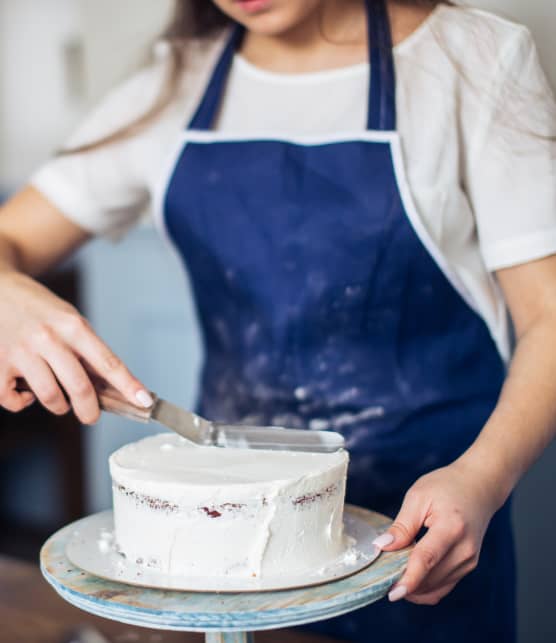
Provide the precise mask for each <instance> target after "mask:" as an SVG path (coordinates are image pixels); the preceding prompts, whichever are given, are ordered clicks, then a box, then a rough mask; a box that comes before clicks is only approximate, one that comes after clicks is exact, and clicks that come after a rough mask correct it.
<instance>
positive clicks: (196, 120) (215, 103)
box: [187, 25, 245, 130]
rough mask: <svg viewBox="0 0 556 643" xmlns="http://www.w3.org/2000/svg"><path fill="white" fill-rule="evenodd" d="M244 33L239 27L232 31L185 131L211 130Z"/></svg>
mask: <svg viewBox="0 0 556 643" xmlns="http://www.w3.org/2000/svg"><path fill="white" fill-rule="evenodd" d="M244 33H245V29H244V28H243V27H242V26H241V25H236V26H235V27H234V28H233V29H232V33H231V34H230V36H229V38H228V42H227V43H226V46H225V47H224V50H223V51H222V54H221V55H220V58H219V60H218V62H217V63H216V67H215V68H214V70H213V72H212V75H211V77H210V80H209V83H208V85H207V88H206V89H205V93H204V95H203V98H202V100H201V102H200V103H199V106H198V107H197V110H196V112H195V113H194V114H193V118H192V119H191V121H190V122H189V125H188V128H187V129H195V130H209V129H211V127H212V125H213V123H214V119H215V118H216V114H217V113H218V109H219V108H220V103H221V101H222V96H223V94H224V90H225V88H226V80H227V78H228V72H229V71H230V67H231V66H232V62H233V60H234V55H235V52H236V50H237V49H238V48H239V46H240V45H241V41H242V40H243V35H244Z"/></svg>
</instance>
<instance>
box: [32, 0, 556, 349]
mask: <svg viewBox="0 0 556 643" xmlns="http://www.w3.org/2000/svg"><path fill="white" fill-rule="evenodd" d="M225 38H226V34H220V35H219V36H217V37H214V38H212V39H211V40H210V41H205V42H193V43H190V44H189V45H187V46H188V51H187V52H186V59H187V66H186V69H185V71H184V73H183V78H182V82H181V86H180V91H179V94H178V96H177V97H176V99H175V100H174V101H173V103H172V104H171V105H170V106H169V107H168V108H167V109H166V110H165V112H164V113H163V114H162V115H161V116H160V117H159V118H158V119H157V120H156V121H155V122H153V123H152V124H150V125H149V127H148V128H147V129H144V130H143V131H141V132H140V133H138V134H136V135H135V136H134V137H133V138H130V139H128V140H125V141H122V142H119V143H117V144H113V145H111V146H107V147H104V148H101V149H99V150H96V151H93V152H89V153H86V154H78V155H72V156H66V157H61V158H55V159H52V160H50V161H49V162H48V163H46V165H45V166H44V167H42V168H41V169H40V170H39V171H38V172H37V173H36V174H35V175H34V177H33V178H32V184H33V185H34V186H35V187H36V188H37V189H38V190H40V191H41V192H42V193H43V194H44V195H45V196H46V197H47V198H48V199H49V200H50V201H51V202H52V203H54V204H55V205H56V206H57V207H58V208H59V209H60V210H61V211H62V212H63V213H64V214H65V215H66V216H67V217H68V218H69V219H71V220H72V221H74V222H76V223H77V224H79V225H80V226H82V227H83V228H85V229H86V230H89V231H91V232H93V233H95V234H108V235H114V236H117V235H119V234H121V233H122V232H123V231H125V230H126V229H128V228H129V227H130V226H131V225H132V224H134V223H135V222H136V221H137V220H138V219H139V218H140V216H141V215H142V213H143V212H144V211H145V209H146V208H147V207H148V206H149V204H150V203H151V200H152V196H153V193H154V191H155V189H156V186H157V182H158V181H159V177H160V171H161V168H164V167H166V166H167V158H168V154H171V153H172V150H174V148H175V143H176V139H177V137H178V136H179V134H180V131H181V130H182V129H183V128H184V126H185V125H186V123H187V122H188V121H189V119H190V118H191V116H192V114H193V112H194V110H195V108H196V107H197V105H198V102H199V100H200V98H201V96H202V94H203V91H204V88H205V86H206V83H207V81H208V78H209V75H210V72H211V70H212V68H213V65H214V64H215V61H216V60H217V58H218V56H219V54H220V52H221V51H222V47H223V44H224V42H225ZM395 64H396V73H397V104H398V130H399V134H400V138H401V144H402V150H403V157H404V162H405V168H406V172H407V176H408V180H409V186H410V189H411V192H412V195H413V200H414V201H415V203H416V206H417V210H418V215H419V217H420V219H421V223H422V224H423V226H424V227H425V229H426V230H427V232H428V234H429V236H430V237H431V238H432V239H433V241H434V243H435V244H436V246H437V248H438V249H439V251H440V253H441V254H442V256H443V260H444V262H445V264H446V265H447V266H449V268H450V270H451V271H452V272H453V273H454V274H455V275H457V278H458V280H459V282H460V283H461V284H463V287H464V288H465V289H466V291H467V294H468V296H469V298H470V299H471V301H472V302H473V304H474V308H475V309H476V310H477V311H479V313H480V314H481V315H482V316H483V318H484V319H485V321H486V323H487V325H488V327H489V329H490V331H491V333H492V336H493V337H494V339H495V341H496V343H497V345H498V347H499V349H500V351H501V353H502V355H503V356H504V358H506V359H507V358H508V356H509V340H508V324H507V314H506V309H505V305H504V301H503V299H502V296H501V293H500V291H499V289H498V288H497V285H496V282H495V280H494V278H493V277H492V274H491V273H492V272H493V271H495V270H497V269H500V268H503V267H508V266H512V265H517V264H520V263H524V262H528V261H532V260H535V259H539V258H541V257H544V256H548V255H550V254H553V253H556V142H555V141H554V139H552V140H551V137H552V136H554V135H555V134H556V103H555V101H554V97H553V95H552V92H551V90H550V87H549V85H548V82H547V80H546V77H545V75H544V73H543V71H542V68H541V66H540V63H539V60H538V56H537V51H536V48H535V45H534V43H533V40H532V38H531V35H530V33H529V32H528V30H527V29H526V28H525V27H522V26H520V25H516V24H514V23H512V22H509V21H507V20H503V19H501V18H499V17H497V16H495V15H493V14H490V13H487V12H484V11H479V10H475V9H463V8H454V7H449V6H445V5H440V6H439V7H437V8H436V9H435V10H434V12H433V13H432V14H431V16H430V17H429V18H428V19H427V20H426V21H425V22H424V23H423V24H422V25H421V26H420V27H419V28H418V29H417V31H415V32H414V33H413V34H412V35H411V36H410V37H409V38H407V39H406V40H404V41H403V42H402V43H401V44H399V45H398V46H396V47H395ZM164 69H165V63H164V61H161V60H159V61H158V62H157V63H155V64H153V65H152V66H150V67H149V68H147V69H145V70H143V71H141V72H140V73H138V74H137V75H136V76H134V77H133V78H132V79H131V80H129V81H128V82H127V83H125V84H124V85H123V86H122V87H119V88H118V89H116V90H115V91H114V92H112V93H111V94H110V95H109V96H108V97H107V98H106V99H105V100H104V102H103V103H102V104H101V105H100V107H99V108H98V109H97V110H96V111H95V112H94V113H93V114H92V115H91V116H90V117H89V118H88V120H87V121H86V122H85V124H84V125H83V127H81V128H80V130H79V131H78V132H77V134H76V135H75V136H74V137H72V139H71V141H70V144H76V143H82V142H87V141H91V140H95V139H97V138H98V137H100V136H102V135H104V134H107V133H109V132H111V131H113V129H114V128H115V127H118V126H121V125H123V124H126V123H127V122H129V121H130V120H131V119H132V118H133V117H134V116H137V115H139V114H141V113H143V112H144V111H145V110H146V109H148V108H149V107H150V105H151V104H152V103H153V101H154V99H155V98H156V96H157V93H158V91H159V89H160V86H161V83H162V80H163V77H164ZM368 81H369V66H368V64H366V63H363V64H359V65H354V66H351V67H347V68H342V69H336V70H328V71H322V72H315V73H303V74H297V75H294V74H279V73H272V72H268V71H264V70H262V69H258V68H256V67H254V66H253V65H251V64H250V63H249V62H247V61H246V60H245V59H243V58H242V57H241V56H240V55H237V54H236V56H235V58H234V61H233V65H232V69H231V72H230V76H229V79H228V83H227V88H226V93H225V96H224V101H223V104H222V106H221V110H220V114H219V118H218V122H217V124H216V127H217V129H219V130H222V131H226V132H230V133H245V134H246V135H249V134H250V135H256V134H257V133H264V134H268V133H269V132H276V133H277V135H280V136H281V137H283V136H284V135H288V134H290V135H296V134H320V135H322V134H329V133H337V132H342V131H350V132H353V131H354V130H358V131H359V130H360V131H362V130H364V128H365V123H366V115H367V96H368Z"/></svg>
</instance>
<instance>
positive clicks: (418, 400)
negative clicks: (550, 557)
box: [0, 0, 556, 643]
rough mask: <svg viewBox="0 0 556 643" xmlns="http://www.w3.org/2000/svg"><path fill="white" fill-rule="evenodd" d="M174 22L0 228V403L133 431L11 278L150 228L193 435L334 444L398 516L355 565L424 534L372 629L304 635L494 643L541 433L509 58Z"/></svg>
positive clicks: (551, 115)
mask: <svg viewBox="0 0 556 643" xmlns="http://www.w3.org/2000/svg"><path fill="white" fill-rule="evenodd" d="M178 5H179V7H178V12H177V15H176V20H175V23H174V25H173V27H172V28H171V29H170V31H169V32H168V40H169V43H170V52H169V53H170V54H171V55H170V56H169V57H167V59H166V61H165V62H159V63H158V64H155V65H154V66H152V67H151V68H149V69H148V70H145V71H144V72H142V73H141V74H139V75H138V76H136V77H135V78H134V79H132V81H130V82H129V83H128V84H126V85H125V86H124V87H122V88H120V89H119V90H117V91H116V92H115V93H114V94H113V95H112V96H110V97H109V98H108V99H107V100H106V101H105V103H104V104H103V105H102V106H101V107H100V109H99V110H98V111H97V112H96V113H95V114H94V115H93V116H92V117H91V118H90V119H89V121H88V122H87V123H86V124H85V127H84V128H83V129H82V130H81V131H80V132H79V133H78V135H77V136H76V137H75V138H74V139H73V141H72V145H73V148H74V149H73V150H71V153H69V154H66V155H63V156H61V157H59V158H57V159H55V160H52V161H51V162H50V163H48V164H47V165H46V166H45V167H44V168H42V169H41V170H40V171H39V172H38V173H37V174H36V176H34V177H33V179H32V181H31V183H30V185H29V186H28V187H27V188H25V189H24V190H23V191H22V192H20V193H19V194H18V195H16V196H15V197H14V198H13V199H12V200H11V201H10V202H8V203H7V204H6V205H5V206H4V208H3V210H2V214H1V216H0V265H1V273H0V298H1V300H2V302H4V305H3V307H2V316H1V319H0V355H1V361H0V388H1V395H0V402H1V403H2V405H3V406H4V407H5V408H7V409H9V410H11V411H14V412H15V411H19V410H21V409H23V408H25V407H26V406H28V405H29V404H31V403H33V401H34V400H35V399H38V400H39V401H40V402H41V403H42V404H43V405H44V406H45V407H46V408H48V409H49V410H51V411H52V412H54V413H59V414H62V413H65V412H67V411H68V410H69V408H70V404H71V406H72V407H73V409H74V411H75V412H76V414H77V415H78V417H79V418H80V419H81V420H82V421H83V422H84V423H92V422H94V421H96V419H97V418H98V413H99V410H98V404H97V399H96V395H95V391H94V388H93V386H92V384H91V382H90V380H89V376H88V374H87V373H88V371H89V370H94V371H96V372H98V373H99V374H100V375H101V376H103V377H104V378H105V379H106V380H108V381H109V382H110V383H112V384H113V385H114V386H116V387H117V388H118V389H119V390H120V391H121V392H122V393H123V394H124V395H125V396H126V397H127V398H128V399H129V400H130V401H134V402H135V403H138V404H142V405H144V406H149V405H150V403H151V400H150V397H149V394H148V392H147V389H146V387H145V386H143V384H142V383H140V382H139V381H138V380H137V379H135V378H134V377H133V376H132V375H131V374H130V373H129V371H128V370H127V369H126V367H125V366H124V365H123V364H122V363H121V361H120V360H118V358H116V357H115V356H114V354H113V353H112V352H111V351H110V349H109V348H108V347H107V346H106V345H105V344H104V343H103V342H102V341H101V340H100V339H99V338H98V337H97V336H96V335H95V334H94V331H93V330H92V329H91V328H90V327H89V326H88V325H87V323H86V322H85V321H84V320H83V318H81V317H80V316H79V314H78V313H77V312H76V311H75V310H73V309H72V308H71V307H70V306H69V305H67V304H65V303H64V302H62V301H60V300H59V299H57V298H56V297H55V296H54V295H52V294H51V293H49V292H47V291H46V290H45V289H44V288H43V287H42V286H40V285H39V284H37V283H36V282H35V281H33V280H32V278H31V277H30V276H29V275H33V274H36V273H38V272H40V271H41V270H43V269H44V268H46V267H47V266H50V265H52V264H55V263H56V262H58V261H59V260H60V259H61V258H62V257H65V256H66V255H67V254H69V253H70V252H72V251H73V250H75V248H77V247H78V246H80V245H81V244H82V243H84V242H85V241H86V240H87V239H89V238H90V237H91V236H92V235H94V234H107V233H121V232H122V231H123V230H124V229H125V228H127V227H129V225H131V224H132V223H133V222H134V221H135V220H136V219H137V218H138V216H139V215H140V213H141V211H142V209H143V207H144V206H145V205H146V204H147V203H149V202H152V203H153V205H154V209H155V210H158V211H159V215H158V219H157V220H158V223H159V224H160V226H161V228H162V230H163V232H164V234H165V235H166V236H167V237H168V238H169V239H170V240H171V242H172V244H173V245H174V247H175V248H176V249H177V250H178V252H179V253H180V255H181V256H182V257H183V259H184V261H185V262H186V265H187V268H188V270H189V272H190V275H191V278H192V282H193V288H194V292H195V296H196V302H197V307H198V311H199V316H200V320H201V324H202V327H203V332H204V341H205V345H206V356H207V357H206V364H205V369H204V373H203V387H202V396H201V402H200V410H201V411H202V412H203V413H204V414H205V415H207V416H209V417H211V418H215V419H221V420H227V421H245V422H258V423H261V424H265V423H272V424H282V425H286V426H292V427H296V426H301V427H307V428H324V427H329V428H332V429H336V430H340V431H342V432H343V433H344V435H345V437H346V440H347V444H348V447H349V449H350V455H351V465H350V479H349V483H348V500H349V501H351V502H354V503H357V504H361V505H364V506H368V507H371V508H373V509H376V510H379V511H383V512H385V513H387V514H391V515H397V518H396V520H395V522H394V524H393V526H392V527H391V529H390V530H389V531H388V533H386V534H383V535H382V536H381V537H379V539H378V541H377V543H378V544H379V546H381V547H382V548H383V549H385V550H389V551H390V550H394V549H398V548H401V547H405V546H406V545H408V544H409V543H411V542H412V541H413V540H414V539H415V538H416V537H417V536H418V534H419V535H420V532H421V530H422V529H423V528H424V531H425V534H424V536H423V537H422V538H420V540H419V541H418V544H417V546H416V547H415V549H414V551H413V553H412V555H411V558H410V561H409V565H408V568H407V570H406V572H405V573H404V575H403V577H402V579H401V580H400V581H399V582H398V583H397V584H396V586H395V587H394V588H392V590H391V591H390V594H389V598H390V601H389V602H388V601H382V602H380V603H378V604H376V605H372V606H370V607H368V608H366V609H363V610H360V611H358V612H356V613H354V614H351V615H348V616H346V617H342V618H339V619H335V620H333V621H328V622H324V623H322V624H319V625H317V626H315V629H319V630H320V631H322V632H326V633H328V634H330V635H334V636H337V637H340V638H343V639H348V640H353V641H367V640H369V636H370V632H371V630H372V632H373V633H376V635H377V636H379V637H380V640H381V642H382V643H385V642H388V641H392V642H394V641H396V642H398V641H401V640H407V641H419V642H421V641H423V642H424V641H427V642H432V641H445V640H450V641H452V642H453V643H457V642H459V641H468V640H474V641H475V642H479V641H485V642H486V641H489V643H494V642H499V643H502V642H504V643H506V642H508V641H512V640H514V634H515V632H514V630H515V624H514V620H515V618H514V563H513V553H512V536H511V530H510V506H509V497H510V494H511V491H512V489H513V488H514V487H515V485H516V483H517V482H518V480H519V478H520V477H521V476H522V474H523V473H524V472H525V471H526V470H527V468H528V467H530V465H531V464H532V463H533V461H534V460H535V459H536V458H537V457H538V455H539V454H540V453H541V452H542V450H543V448H544V447H545V446H546V445H547V444H548V443H549V441H550V440H551V438H552V437H553V435H554V432H555V425H556V422H555V417H556V415H555V414H556V408H555V407H554V402H553V400H554V399H556V383H555V382H554V378H553V377H551V375H552V373H553V369H554V364H555V361H556V334H555V332H554V321H555V318H556V258H555V257H554V253H555V252H556V181H555V180H554V178H555V175H556V162H555V156H556V155H555V154H554V152H555V146H554V138H553V136H554V125H555V106H554V101H553V98H552V96H551V93H550V90H549V89H548V86H547V83H546V80H545V77H544V75H543V73H542V70H541V69H540V66H539V63H538V60H537V57H536V53H535V48H534V45H533V43H532V41H531V38H530V36H529V34H528V32H527V31H526V30H525V29H524V28H522V27H520V26H517V25H514V24H512V23H509V22H507V21H504V20H502V19H499V18H497V17H495V16H493V15H491V14H487V13H483V12H479V11H473V10H468V9H465V10H464V9H458V8H455V7H450V6H447V5H443V4H442V3H437V2H432V1H431V2H415V3H410V2H404V3H402V2H391V3H388V5H386V4H385V3H384V2H383V1H382V0H367V1H363V0H214V4H212V3H207V2H206V0H189V2H188V1H187V0H182V2H179V3H178ZM437 5H438V6H437ZM188 9H189V10H192V12H193V13H192V14H191V15H190V16H189V17H187V14H186V10H188ZM192 36H195V38H192ZM369 60H370V64H369V63H368V61H369ZM184 61H185V62H184ZM164 70H166V71H167V72H168V77H167V80H168V83H167V84H166V85H165V86H164V88H163V89H162V92H161V93H160V94H159V97H158V99H157V100H156V101H155V104H154V107H152V100H153V97H155V96H156V93H157V92H158V91H159V89H160V81H161V78H162V76H163V74H164ZM369 77H370V80H369ZM186 123H187V126H186V127H185V129H184V130H183V131H180V130H181V129H182V127H183V124H186ZM396 131H397V132H398V133H396ZM160 168H162V171H160ZM159 175H160V176H159ZM506 306H507V308H508V309H509V311H510V313H511V316H512V319H513V322H514V327H515V333H516V337H517V346H516V349H515V353H514V355H513V359H512V361H511V367H510V368H509V372H507V368H506V367H507V365H508V362H509V359H510V337H509V329H508V324H507V318H506ZM18 378H23V379H25V380H26V381H27V383H28V385H29V387H30V388H31V390H32V393H31V392H21V391H20V390H19V389H18V388H17V382H18ZM64 392H65V394H66V395H67V399H68V400H69V402H68V401H66V397H65V396H64ZM479 552H480V564H479V565H478V566H477V563H478V561H479ZM475 568H476V569H475ZM473 570H474V571H473ZM471 572H472V573H471ZM402 599H405V600H402ZM441 599H442V602H441V603H440V604H439V605H438V606H437V607H436V608H435V609H433V610H430V609H427V608H425V607H422V605H434V604H437V603H438V602H439V601H441ZM471 637H473V638H472V639H471Z"/></svg>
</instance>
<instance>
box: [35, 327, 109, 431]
mask: <svg viewBox="0 0 556 643" xmlns="http://www.w3.org/2000/svg"><path fill="white" fill-rule="evenodd" d="M40 355H41V356H42V357H43V358H44V359H45V361H46V362H47V363H48V364H49V366H50V368H51V369H52V371H53V372H54V375H55V376H56V379H57V380H58V382H59V383H60V384H61V386H62V387H63V389H64V390H65V392H66V393H67V395H68V397H69V399H70V402H71V406H72V408H73V411H74V413H75V415H76V416H77V418H78V419H79V420H80V421H81V422H82V423H83V424H94V423H95V422H97V421H98V419H99V416H100V408H99V404H98V398H97V394H96V391H95V388H94V386H93V384H92V382H91V379H90V377H89V375H87V372H86V371H85V369H84V368H83V366H82V364H81V363H80V362H79V360H78V359H77V357H76V356H75V355H74V354H73V353H72V352H71V351H70V350H69V349H68V348H67V347H66V346H64V345H63V344H62V343H61V342H60V341H59V340H57V339H56V338H54V337H51V338H50V339H49V340H48V341H46V342H43V343H42V347H41V351H40Z"/></svg>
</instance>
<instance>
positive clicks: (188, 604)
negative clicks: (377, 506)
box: [41, 507, 410, 643]
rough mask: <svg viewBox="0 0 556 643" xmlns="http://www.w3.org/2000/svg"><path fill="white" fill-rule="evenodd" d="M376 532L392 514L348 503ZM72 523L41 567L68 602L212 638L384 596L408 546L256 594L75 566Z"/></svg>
mask: <svg viewBox="0 0 556 643" xmlns="http://www.w3.org/2000/svg"><path fill="white" fill-rule="evenodd" d="M350 509H351V511H356V512H359V513H360V515H361V517H362V518H364V519H365V520H366V521H368V523H369V526H370V527H373V528H375V529H377V530H379V531H382V530H384V529H386V528H387V527H388V526H389V524H390V523H391V520H390V519H389V518H387V517H386V516H383V515H381V514H378V513H374V512H371V511H368V510H366V509H360V508H358V507H351V508H350ZM71 533H72V525H68V526H67V527H65V528H64V529H62V530H60V531H58V532H57V533H56V534H54V535H53V536H52V537H51V538H50V539H49V540H48V541H47V542H46V543H45V544H44V546H43V548H42V550H41V571H42V573H43V575H44V577H45V578H46V580H47V581H48V582H49V583H50V584H51V585H52V587H53V588H54V589H55V590H56V591H57V592H58V594H60V596H61V597H62V598H64V599H65V600H66V601H68V602H69V603H71V604H72V605H75V606H76V607H78V608H80V609H82V610H84V611H86V612H90V613H92V614H95V615H96V616H101V617H104V618H108V619H112V620H114V621H120V622H122V623H127V624H129V625H138V626H142V627H150V628H156V629H160V630H175V631H176V630H177V631H184V632H185V631H188V632H204V633H205V637H206V642H207V643H252V642H253V640H254V639H253V632H254V631H257V630H270V629H279V628H284V627H292V626H294V625H302V624H306V623H312V622H314V621H320V620H324V619H328V618H332V617H334V616H339V615H340V614H345V613H347V612H351V611H352V610H356V609H358V608H360V607H364V606H365V605H369V604H370V603H374V602H375V601H377V600H379V599H380V598H383V597H384V596H385V595H386V593H387V592H388V590H389V588H390V587H391V586H392V584H393V583H395V582H396V581H397V580H398V579H399V578H400V577H401V575H402V573H403V570H404V569H405V566H406V564H407V559H408V557H409V552H410V548H407V549H403V550H400V551H396V552H390V553H385V552H383V553H382V554H381V555H380V556H379V557H378V558H377V560H376V561H375V562H374V563H372V564H371V565H370V566H369V567H367V568H365V569H363V570H362V571H360V572H358V573H356V574H354V575H353V576H349V577H348V578H344V579H342V580H336V581H333V582H329V583H326V584H323V585H318V586H314V587H307V588H301V589H293V590H287V589H286V590H282V591H271V592H254V593H253V592H252V593H235V594H223V593H200V592H184V591H168V590H161V589H148V588H143V587H137V586H131V585H126V584H124V583H117V582H113V581H107V580H104V579H101V578H98V577H96V576H93V575H91V574H88V573H86V572H84V571H82V570H81V569H79V568H78V567H75V566H73V565H72V564H71V563H70V561H69V560H68V558H67V557H66V554H65V550H66V544H67V542H68V539H69V538H70V536H71Z"/></svg>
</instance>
